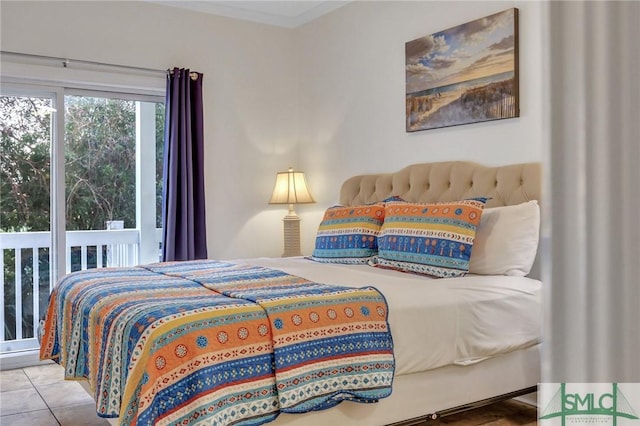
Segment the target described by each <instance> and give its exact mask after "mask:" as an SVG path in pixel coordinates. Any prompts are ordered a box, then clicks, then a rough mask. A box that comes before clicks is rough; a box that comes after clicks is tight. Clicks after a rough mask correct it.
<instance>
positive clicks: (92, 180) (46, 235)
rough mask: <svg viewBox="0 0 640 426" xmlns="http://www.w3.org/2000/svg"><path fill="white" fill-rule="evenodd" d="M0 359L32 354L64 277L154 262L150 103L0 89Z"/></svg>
mask: <svg viewBox="0 0 640 426" xmlns="http://www.w3.org/2000/svg"><path fill="white" fill-rule="evenodd" d="M0 123H1V124H0V132H1V137H2V147H1V149H0V153H1V154H0V155H1V159H0V170H1V172H2V177H1V185H2V186H1V187H0V250H1V251H2V253H1V256H0V267H1V268H0V269H1V271H2V276H1V278H2V285H1V286H0V287H1V288H2V297H1V299H2V301H3V305H2V309H1V312H0V327H2V329H3V333H2V335H1V336H0V354H3V353H7V352H16V351H23V350H29V349H35V348H37V347H38V342H37V339H36V337H37V336H36V333H37V327H38V322H39V319H40V318H42V316H43V315H44V313H45V310H46V305H47V300H48V295H49V292H50V289H51V286H52V285H54V284H55V282H56V280H57V278H59V277H61V276H62V275H64V274H65V273H69V272H73V271H78V270H84V269H90V268H102V267H106V266H129V265H135V264H140V263H149V262H155V261H158V259H159V241H160V235H161V232H160V230H159V228H160V226H161V211H160V205H161V204H160V203H161V179H162V143H163V130H164V124H163V123H164V104H163V99H162V98H159V97H151V96H142V95H135V94H127V93H112V92H109V93H107V92H95V91H92V92H90V91H83V90H77V89H76V90H71V89H63V88H59V89H55V90H53V91H51V92H46V91H43V92H42V93H35V92H33V91H32V90H25V88H24V87H19V86H16V87H14V88H6V87H3V93H2V96H1V97H0Z"/></svg>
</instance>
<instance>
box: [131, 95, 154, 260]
mask: <svg viewBox="0 0 640 426" xmlns="http://www.w3.org/2000/svg"><path fill="white" fill-rule="evenodd" d="M155 108H156V107H155V104H154V103H152V102H137V103H136V225H137V228H138V233H139V236H140V246H139V247H140V251H139V258H138V263H140V264H146V263H151V262H157V261H158V246H157V244H156V119H155V116H156V115H155V114H156V113H155Z"/></svg>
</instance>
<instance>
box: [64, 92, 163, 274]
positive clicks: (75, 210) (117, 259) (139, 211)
mask: <svg viewBox="0 0 640 426" xmlns="http://www.w3.org/2000/svg"><path fill="white" fill-rule="evenodd" d="M159 110H161V112H162V113H163V111H164V104H163V103H161V102H147V101H140V100H138V99H136V98H135V97H132V96H123V98H119V97H118V95H116V94H114V95H110V96H109V97H105V96H104V95H103V94H95V93H81V94H77V95H76V94H74V95H67V96H65V187H66V230H67V234H66V237H67V247H68V248H69V251H68V253H67V256H68V257H67V272H73V271H78V270H84V269H88V268H102V267H106V266H131V265H136V264H139V263H148V262H149V259H148V258H145V256H144V255H142V254H143V253H144V244H145V241H144V240H145V239H148V238H149V236H150V238H152V239H153V240H155V239H156V237H155V235H156V232H155V227H156V222H157V219H156V217H157V216H158V214H157V208H156V205H157V203H158V201H157V195H158V191H157V189H156V188H155V187H154V182H156V183H157V182H158V179H161V175H158V174H157V173H156V163H157V161H158V159H157V158H156V149H155V148H156V145H157V141H158V139H160V140H162V135H163V128H164V125H163V122H164V116H163V114H162V116H160V115H159V113H158V111H159ZM145 140H148V142H147V143H146V144H145V142H144V141H145ZM139 150H142V152H138V151H139ZM161 159H162V155H161V153H160V161H161ZM139 161H143V162H145V163H148V166H150V167H146V168H145V167H140V164H138V162H139ZM147 168H148V169H149V170H150V172H149V175H148V176H146V177H145V176H142V177H141V176H139V173H144V170H146V169H147ZM146 183H150V185H151V187H150V191H144V190H141V188H140V185H144V184H146ZM145 211H148V214H150V215H151V216H150V218H151V220H150V221H146V222H145V221H144V220H140V218H141V217H143V216H144V212H145ZM145 223H148V224H149V227H151V228H153V229H152V232H144V231H145V230H144V229H143V228H144V227H145ZM150 243H151V244H156V245H157V242H156V241H151V242H150ZM147 257H148V256H147ZM152 260H153V261H157V258H155V259H152Z"/></svg>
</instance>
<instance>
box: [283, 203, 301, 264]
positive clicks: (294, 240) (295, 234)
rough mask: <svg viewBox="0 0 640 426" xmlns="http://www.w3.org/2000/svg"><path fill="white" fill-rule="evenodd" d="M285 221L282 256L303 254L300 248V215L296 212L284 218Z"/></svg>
mask: <svg viewBox="0 0 640 426" xmlns="http://www.w3.org/2000/svg"><path fill="white" fill-rule="evenodd" d="M282 222H283V223H284V253H282V257H291V256H302V251H301V250H300V217H299V216H298V215H296V213H295V212H293V214H291V211H290V212H289V214H288V215H286V216H285V217H284V219H282Z"/></svg>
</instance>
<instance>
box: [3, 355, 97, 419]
mask: <svg viewBox="0 0 640 426" xmlns="http://www.w3.org/2000/svg"><path fill="white" fill-rule="evenodd" d="M63 376H64V371H63V369H62V367H60V366H59V365H58V364H54V363H46V364H43V365H40V366H37V367H27V368H20V369H16V370H5V371H0V425H2V426H59V425H61V426H94V425H95V426H98V425H100V426H108V425H109V422H108V421H106V420H105V419H101V418H100V417H98V416H97V415H96V409H95V403H94V402H93V399H91V397H90V396H89V394H88V393H87V392H86V391H85V390H84V389H83V388H82V387H81V386H80V384H79V383H77V382H73V381H65V380H63Z"/></svg>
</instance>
